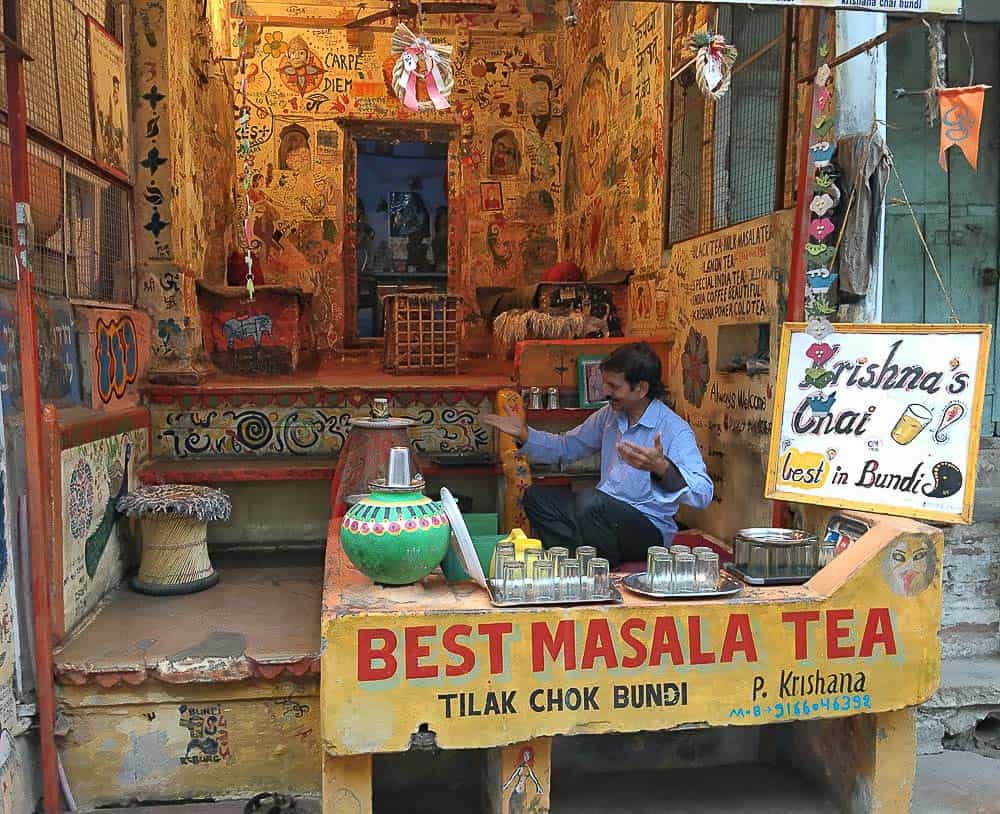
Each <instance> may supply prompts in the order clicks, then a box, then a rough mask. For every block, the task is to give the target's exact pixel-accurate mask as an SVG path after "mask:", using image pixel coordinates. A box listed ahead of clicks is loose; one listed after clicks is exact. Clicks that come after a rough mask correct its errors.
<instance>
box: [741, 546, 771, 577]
mask: <svg viewBox="0 0 1000 814" xmlns="http://www.w3.org/2000/svg"><path fill="white" fill-rule="evenodd" d="M747 575H748V576H751V577H755V578H760V579H763V578H764V577H769V576H771V573H770V571H769V569H768V557H767V544H766V543H750V564H749V565H748V566H747Z"/></svg>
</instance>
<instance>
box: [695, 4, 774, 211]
mask: <svg viewBox="0 0 1000 814" xmlns="http://www.w3.org/2000/svg"><path fill="white" fill-rule="evenodd" d="M784 20H785V12H784V11H782V10H781V9H767V8H754V9H751V8H745V7H741V6H726V7H724V8H722V9H720V11H719V29H720V30H721V31H723V32H726V33H727V35H728V36H727V39H729V40H730V42H732V43H733V44H734V45H735V46H736V47H737V49H739V52H740V59H739V61H738V62H737V63H736V66H735V67H734V69H733V81H732V85H731V87H730V89H729V93H727V94H726V95H725V96H724V97H723V98H722V99H721V100H720V102H719V103H718V105H717V107H716V117H715V137H714V139H713V141H714V155H715V161H714V162H713V163H714V164H715V171H714V173H713V176H714V177H713V179H712V219H711V225H712V228H713V229H721V228H722V227H724V226H728V225H729V224H732V223H741V222H742V221H746V220H752V219H753V218H757V217H760V216H761V215H766V214H767V213H768V212H772V211H774V209H775V206H776V200H777V198H776V194H777V178H778V142H779V139H778V134H779V133H780V132H781V128H782V121H781V108H782V87H783V84H782V72H783V67H784V66H783V57H784V53H785V48H784V42H785V25H784Z"/></svg>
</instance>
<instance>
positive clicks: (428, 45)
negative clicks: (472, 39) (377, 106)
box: [392, 23, 455, 111]
mask: <svg viewBox="0 0 1000 814" xmlns="http://www.w3.org/2000/svg"><path fill="white" fill-rule="evenodd" d="M392 52H393V53H394V54H398V55H399V56H398V59H397V60H396V64H395V66H394V67H393V70H392V89H393V91H395V93H396V96H398V97H399V100H400V101H401V102H402V103H403V106H404V107H407V108H409V109H410V110H413V111H425V110H447V109H448V108H449V107H450V105H449V104H448V96H449V95H450V94H451V90H452V88H453V87H454V85H455V75H454V73H453V72H452V68H451V46H450V45H444V44H441V43H432V42H431V41H430V40H429V39H427V38H426V37H424V36H421V35H417V34H414V33H413V32H412V31H410V29H409V28H407V27H406V25H405V24H403V23H400V24H399V25H398V26H396V30H395V31H394V32H393V34H392ZM420 91H423V92H422V93H421V92H420ZM421 97H423V98H421Z"/></svg>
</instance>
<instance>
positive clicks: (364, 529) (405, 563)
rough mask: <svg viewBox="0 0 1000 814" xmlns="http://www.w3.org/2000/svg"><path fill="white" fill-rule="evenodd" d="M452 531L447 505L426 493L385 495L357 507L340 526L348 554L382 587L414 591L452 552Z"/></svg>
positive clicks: (390, 492) (377, 493) (417, 490)
mask: <svg viewBox="0 0 1000 814" xmlns="http://www.w3.org/2000/svg"><path fill="white" fill-rule="evenodd" d="M450 534H451V529H450V528H449V526H448V518H447V516H446V515H445V513H444V510H443V509H442V508H441V504H440V503H438V502H436V501H434V500H431V499H430V498H429V497H427V496H426V495H424V494H423V487H414V488H412V489H406V490H400V489H398V488H397V489H395V490H391V489H385V490H384V491H383V490H382V489H380V488H379V487H378V486H377V485H373V486H372V492H371V494H370V495H368V497H366V498H364V499H363V500H361V501H360V502H359V503H357V504H355V505H354V506H353V507H351V510H350V511H349V512H348V513H347V514H346V515H345V516H344V520H343V522H342V523H341V526H340V542H341V545H343V547H344V553H345V554H347V557H348V559H350V561H351V562H352V563H354V565H355V566H356V567H357V569H358V570H359V571H361V573H363V574H364V575H365V576H367V577H369V578H371V579H372V580H374V581H375V582H377V583H379V584H381V585H410V584H411V583H414V582H418V581H420V580H421V579H423V578H424V577H425V576H427V575H428V574H429V573H430V572H431V571H433V570H434V569H435V568H437V566H438V565H439V564H440V562H441V560H442V559H444V555H445V554H446V553H447V551H448V541H449V537H450Z"/></svg>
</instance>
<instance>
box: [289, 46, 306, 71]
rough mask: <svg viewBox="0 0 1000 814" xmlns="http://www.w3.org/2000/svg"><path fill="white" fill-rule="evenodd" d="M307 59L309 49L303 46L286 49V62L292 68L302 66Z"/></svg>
mask: <svg viewBox="0 0 1000 814" xmlns="http://www.w3.org/2000/svg"><path fill="white" fill-rule="evenodd" d="M308 61H309V49H308V48H303V47H301V46H300V47H297V48H289V49H288V64H289V65H291V66H292V67H293V68H304V67H305V65H306V63H307V62H308Z"/></svg>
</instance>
